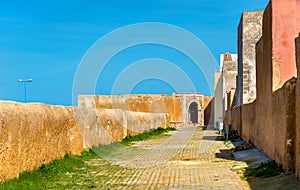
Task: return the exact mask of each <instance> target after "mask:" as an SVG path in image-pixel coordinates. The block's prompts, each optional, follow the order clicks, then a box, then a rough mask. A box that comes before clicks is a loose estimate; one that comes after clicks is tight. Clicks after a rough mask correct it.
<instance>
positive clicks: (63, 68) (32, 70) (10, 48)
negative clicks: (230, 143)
mask: <svg viewBox="0 0 300 190" xmlns="http://www.w3.org/2000/svg"><path fill="white" fill-rule="evenodd" d="M267 3H268V1H267V0H256V1H251V0H242V1H240V0H228V1H225V2H224V1H221V0H210V1H207V0H206V1H204V0H177V1H175V0H151V1H146V0H127V1H122V0H118V1H117V0H111V1H101V0H89V1H83V0H72V1H68V0H65V1H58V0H44V1H30V0H29V1H0V65H1V67H0V71H1V75H0V99H2V100H13V101H24V91H23V90H24V89H23V85H22V84H20V83H18V82H17V79H28V78H32V79H33V82H32V83H30V84H28V86H27V99H28V101H30V102H44V103H50V104H62V105H72V88H73V80H74V77H75V74H76V70H77V68H78V66H79V64H80V61H81V59H82V57H83V56H84V55H85V53H86V52H87V50H88V49H89V48H90V47H91V46H92V45H93V44H94V43H95V42H96V41H97V40H99V39H100V38H101V37H103V36H104V35H106V34H108V33H110V32H111V31H114V30H116V29H118V28H120V27H124V26H126V25H130V24H135V23H143V22H160V23H167V24H171V25H175V26H178V27H181V28H183V29H185V30H187V31H189V32H191V33H193V34H194V35H196V36H197V37H198V38H199V39H200V40H202V42H203V43H204V44H205V45H206V46H207V47H208V48H209V49H210V51H211V52H212V54H213V56H214V57H215V59H216V60H217V61H219V54H220V53H224V52H227V51H229V52H232V53H236V52H237V26H238V23H239V19H240V16H241V13H242V12H243V11H251V10H263V9H264V8H265V6H266V4H267ZM175 40H176V39H175ZM146 58H159V59H164V60H168V61H170V62H172V63H174V64H176V65H177V66H179V67H180V68H181V69H182V70H184V72H185V73H187V74H188V76H189V77H190V79H191V80H192V81H193V82H194V84H195V85H196V89H197V91H201V92H204V94H205V95H211V93H210V91H209V90H208V86H207V84H206V82H205V80H204V78H203V76H201V74H199V72H198V73H195V72H194V71H195V68H194V67H193V66H192V63H191V62H192V61H191V60H189V59H188V58H187V57H186V56H184V55H182V54H181V53H180V52H177V51H176V50H174V49H171V48H168V47H162V46H159V45H151V44H148V45H147V44H146V45H140V46H136V47H131V48H128V49H126V50H125V51H123V52H120V53H119V54H118V56H116V57H114V58H113V59H112V60H111V62H110V63H109V64H108V65H107V66H106V68H105V70H104V71H103V74H102V75H101V76H100V77H99V79H98V83H97V87H96V89H95V93H97V94H110V93H111V86H112V85H113V81H114V80H115V78H116V77H117V76H118V74H119V73H120V72H122V69H124V68H126V65H130V64H131V63H132V62H134V61H138V60H142V59H146ZM158 69H159V68H158ZM166 74H168V73H167V72H166ZM178 80H180V78H178ZM172 91H174V87H172V85H171V84H168V83H166V82H165V81H162V80H158V79H155V78H154V79H145V80H144V81H141V82H140V83H138V84H137V85H135V86H133V87H132V91H131V93H167V94H170V93H172Z"/></svg>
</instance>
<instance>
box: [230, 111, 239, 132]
mask: <svg viewBox="0 0 300 190" xmlns="http://www.w3.org/2000/svg"><path fill="white" fill-rule="evenodd" d="M241 110H242V106H236V107H234V108H232V110H231V114H230V120H231V129H233V130H237V131H238V133H239V134H241V126H242V123H241Z"/></svg>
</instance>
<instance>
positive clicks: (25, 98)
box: [23, 81, 27, 102]
mask: <svg viewBox="0 0 300 190" xmlns="http://www.w3.org/2000/svg"><path fill="white" fill-rule="evenodd" d="M23 83H24V102H27V96H26V83H27V81H23Z"/></svg>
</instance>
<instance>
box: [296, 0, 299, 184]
mask: <svg viewBox="0 0 300 190" xmlns="http://www.w3.org/2000/svg"><path fill="white" fill-rule="evenodd" d="M299 4H300V2H299ZM295 44H296V63H297V76H298V77H299V76H300V33H299V37H298V38H296V40H295ZM295 133H296V137H295V138H296V139H295V162H296V163H295V172H296V176H297V177H298V178H300V80H297V84H296V129H295Z"/></svg>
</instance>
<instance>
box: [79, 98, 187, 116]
mask: <svg viewBox="0 0 300 190" xmlns="http://www.w3.org/2000/svg"><path fill="white" fill-rule="evenodd" d="M78 102H79V103H78V106H79V107H88V108H104V109H122V110H129V111H133V112H146V113H167V114H168V120H169V121H181V120H182V118H181V110H182V102H181V98H180V97H176V96H168V95H146V94H143V95H139V94H131V95H122V96H94V95H93V96H88V95H82V96H79V98H78Z"/></svg>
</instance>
